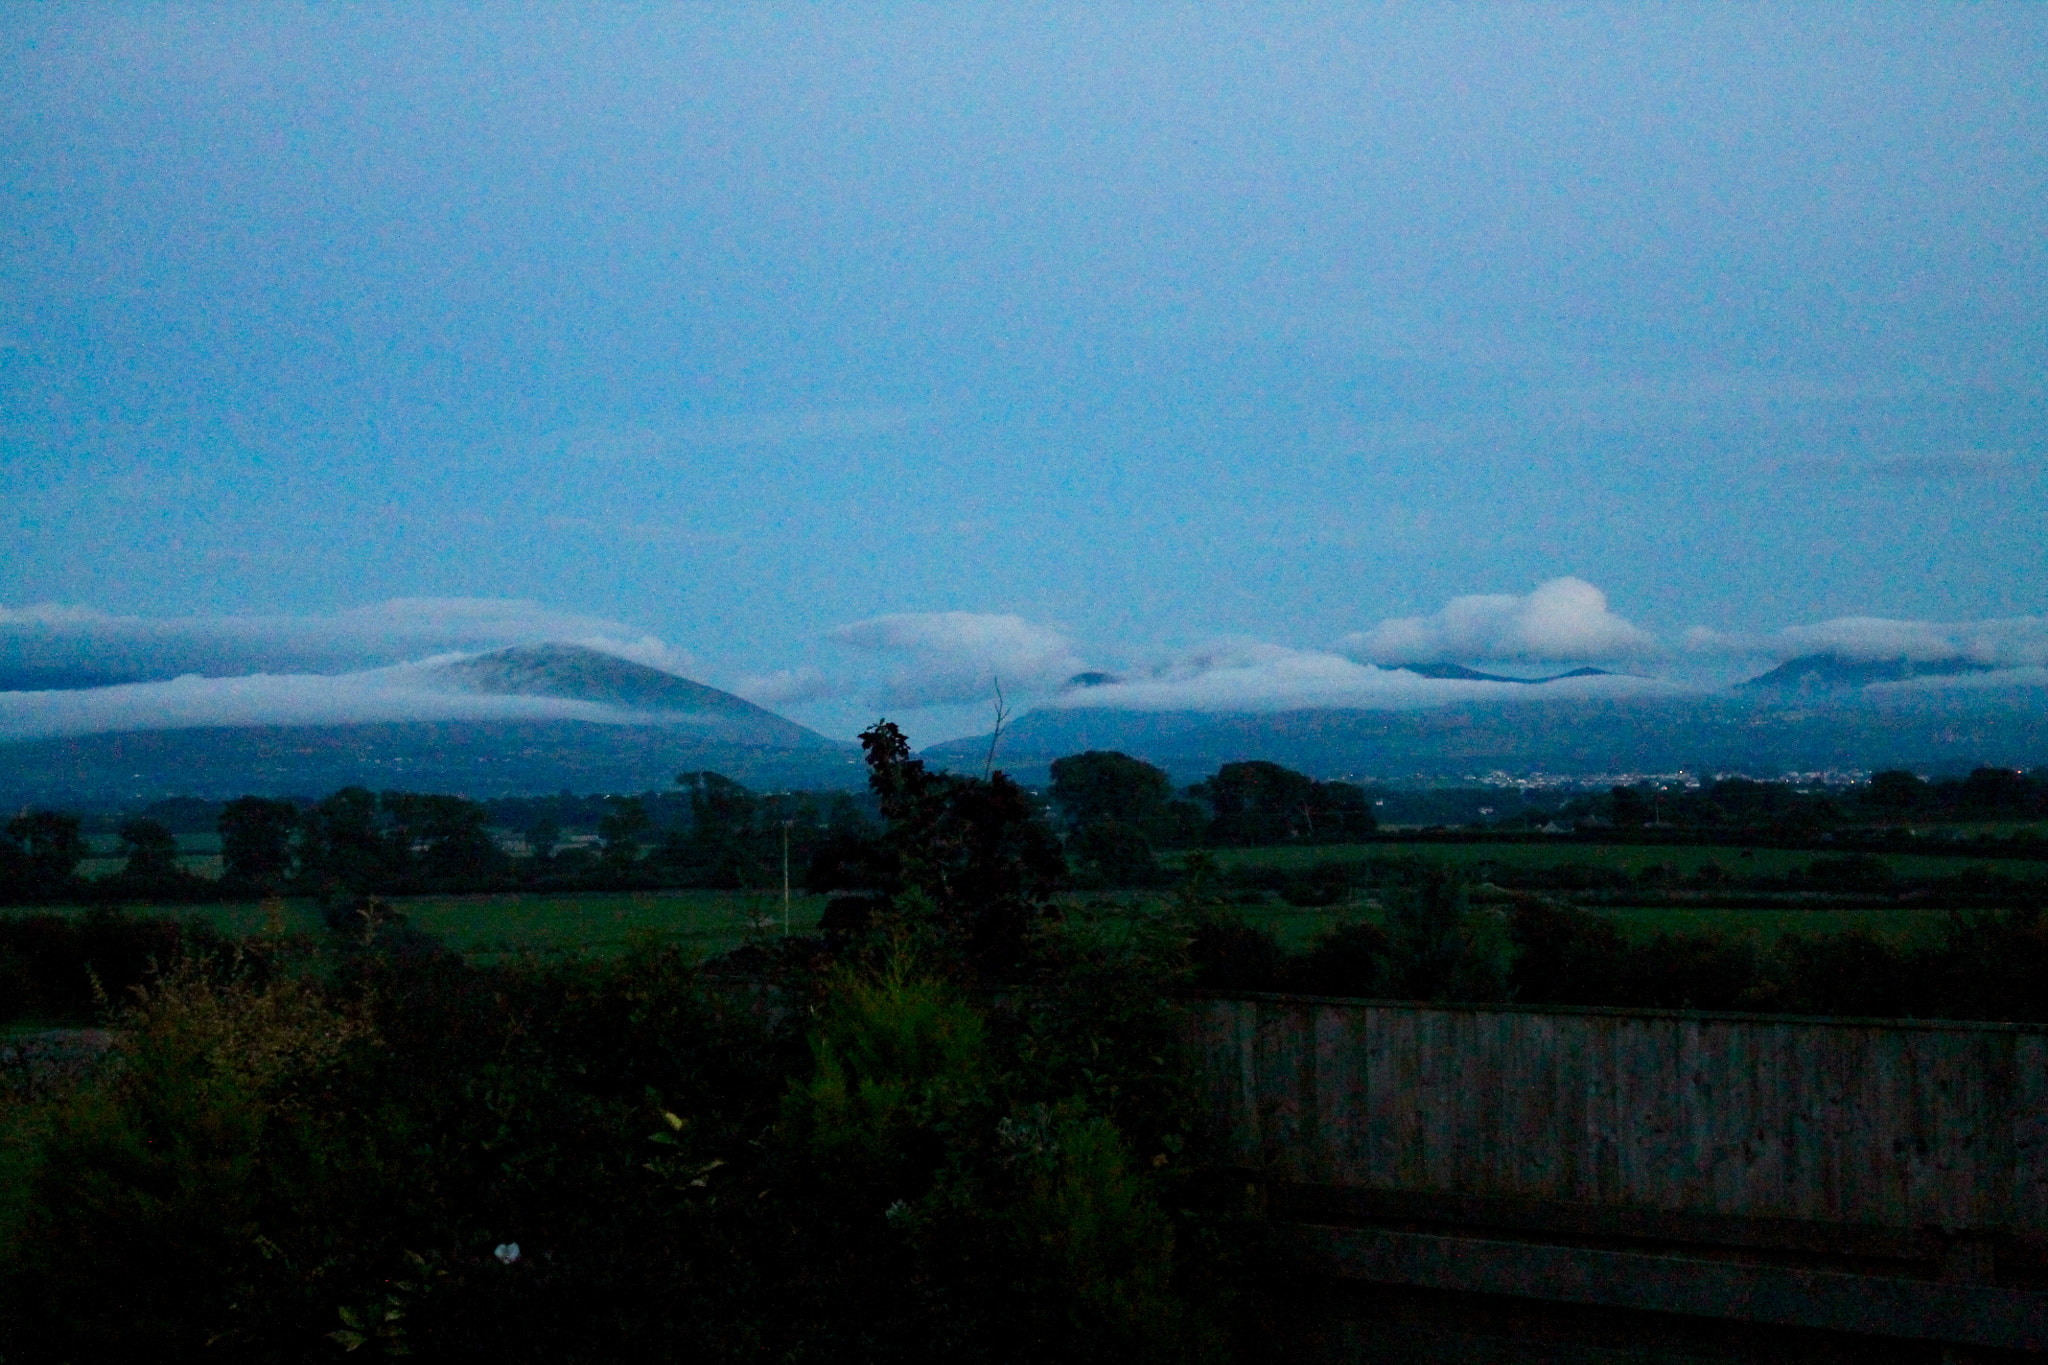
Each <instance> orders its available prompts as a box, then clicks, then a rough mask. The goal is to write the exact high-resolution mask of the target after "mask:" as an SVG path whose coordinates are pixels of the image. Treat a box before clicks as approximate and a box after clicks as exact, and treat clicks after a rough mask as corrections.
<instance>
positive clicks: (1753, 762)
mask: <svg viewBox="0 0 2048 1365" xmlns="http://www.w3.org/2000/svg"><path fill="white" fill-rule="evenodd" d="M1375 676H1378V677H1382V678H1388V679H1390V680H1391V679H1394V678H1405V679H1407V681H1406V682H1404V683H1398V684H1390V689H1389V690H1388V691H1387V692H1386V693H1385V695H1387V696H1388V697H1390V698H1395V699H1397V700H1390V701H1388V702H1387V703H1385V704H1380V703H1377V702H1375V701H1372V700H1370V699H1366V700H1362V701H1353V702H1347V701H1345V700H1344V699H1342V698H1332V699H1331V701H1330V703H1329V704H1323V705H1315V704H1297V705H1292V706H1289V705H1286V704H1284V702H1283V703H1280V704H1274V705H1269V706H1267V707H1265V708H1264V709H1258V710H1252V709H1245V708H1243V707H1232V706H1230V705H1228V704H1216V703H1210V704H1201V703H1196V704H1193V705H1190V704H1187V703H1181V702H1173V701H1164V702H1162V701H1156V700H1155V701H1152V702H1146V701H1145V700H1143V699H1144V698H1145V697H1146V695H1147V694H1146V692H1145V691H1144V687H1145V681H1144V680H1142V679H1139V680H1134V681H1127V680H1126V679H1124V678H1120V677H1113V676H1112V675H1108V674H1103V675H1100V678H1099V680H1098V679H1097V678H1095V677H1090V678H1088V679H1087V680H1086V681H1085V683H1080V684H1079V685H1076V686H1073V687H1070V688H1067V689H1065V690H1063V691H1061V692H1060V693H1059V694H1058V695H1057V697H1056V699H1055V700H1053V701H1051V702H1049V703H1047V704H1046V705H1043V706H1041V707H1040V708H1038V709H1036V710H1032V711H1028V712H1026V713H1025V714H1024V715H1022V716H1021V717H1018V718H1017V719H1016V720H1014V721H1013V722H1011V723H1010V724H1009V725H1008V726H1007V727H1006V728H1005V730H1004V732H1003V735H1002V739H1001V742H1000V745H999V746H998V751H997V758H996V762H997V763H998V764H999V765H1000V766H1002V767H1003V768H1005V769H1006V770H1008V771H1010V772H1011V773H1013V774H1014V775H1016V776H1018V777H1019V778H1021V779H1022V780H1025V781H1027V782H1034V781H1043V780H1045V777H1046V770H1047V768H1048V767H1049V765H1050V764H1051V762H1052V761H1053V760H1054V759H1057V758H1060V757H1062V756H1064V755H1067V754H1072V753H1078V752H1081V751H1083V750H1087V749H1118V750H1122V751H1123V752H1126V753H1130V754H1133V755H1135V756H1137V757H1139V758H1143V759H1146V760H1147V761H1149V762H1153V763H1157V764H1159V765H1160V766H1162V767H1164V768H1166V769H1167V770H1168V771H1169V772H1171V773H1172V774H1173V775H1174V776H1175V778H1177V779H1178V780H1181V781H1193V780H1195V779H1198V778H1200V777H1203V776H1205V775H1207V774H1208V773H1211V772H1213V771H1214V770H1215V769H1216V768H1217V767H1218V766H1220V765H1221V764H1223V763H1226V762H1232V761H1236V760H1241V759H1254V758H1263V759H1270V760H1272V761H1275V762H1279V763H1283V764H1285V765H1287V766H1288V767H1291V768H1296V769H1299V770H1301V771H1304V772H1307V773H1310V774H1313V775H1315V776H1318V777H1335V776H1351V777H1372V778H1379V779H1382V780H1394V781H1399V780H1402V779H1404V778H1414V779H1427V780H1442V779H1447V778H1450V779H1455V778H1457V777H1460V776H1464V775H1469V774H1478V773H1485V772H1490V771H1495V770H1505V771H1508V772H1514V773H1529V772H1538V771H1540V772H1547V773H1552V774H1599V773H1622V772H1656V771H1672V770H1675V769H1679V768H1687V769H1699V768H1712V769H1714V770H1717V771H1743V772H1750V773H1754V774H1772V773H1778V772H1787V771H1815V770H1824V769H1836V770H1842V769H1859V768H1860V769H1869V770H1874V769H1880V768H1887V767H1910V768H1915V769H1918V770H1922V771H1932V770H1951V769H1965V768H1969V767H1972V766H1975V765H1976V764H1978V763H1985V762H1989V763H1999V764H2014V765H2025V766H2033V765H2037V764H2040V763H2043V762H2048V724H2044V721H2048V671H2043V670H2041V669H2024V668H2022V669H2012V668H2008V669H2004V670H1999V669H1995V668H1993V667H1991V666H1989V665H1985V664H1982V663H1977V662H1974V661H1972V660H1969V659H1965V658H1960V657H1957V658H1947V659H1935V660H1932V661H1924V660H1923V661H1914V660H1911V659H1907V658H1895V659H1878V660H1871V659H1865V658H1858V657H1854V656H1844V655H1842V654H1840V653H1825V654H1814V655H1807V656H1802V657H1798V658H1795V659H1793V660H1791V661H1790V662H1788V663H1786V664H1783V665H1780V666H1778V667H1776V668H1773V669H1771V670H1769V671H1767V672H1765V673H1763V674H1760V675H1758V676H1757V677H1754V678H1752V679H1750V680H1749V681H1747V682H1745V683H1742V684H1739V685H1737V686H1735V687H1732V688H1727V689H1723V690H1718V691H1707V690H1700V689H1688V688H1684V687H1681V686H1679V685H1677V684H1672V683H1667V682H1663V681H1660V680H1657V679H1654V678H1646V677H1637V676H1633V675H1626V674H1617V673H1612V672H1609V671H1606V670H1602V669H1598V668H1578V669H1573V670H1571V671H1569V672H1565V673H1559V674H1555V675H1551V676H1547V677H1533V678H1525V677H1513V676H1509V675H1503V674H1498V673H1489V672H1483V671H1481V670H1479V669H1476V668H1472V667H1468V666H1465V665H1460V664H1452V663H1425V664H1414V665H1404V666H1400V667H1398V668H1394V669H1389V670H1386V671H1384V672H1381V673H1379V674H1377V675H1375ZM1077 682H1078V680H1077ZM1400 698H1406V700H1398V699H1400ZM909 728H910V729H911V737H912V740H913V741H915V740H916V739H917V738H918V735H917V734H916V725H915V721H914V720H912V721H911V722H910V725H909ZM988 750H989V739H988V736H986V735H982V736H977V737H969V738H963V739H958V740H952V741H948V742H944V743H939V744H934V745H931V746H929V747H927V748H926V749H925V750H923V752H924V754H925V755H926V756H927V757H928V758H929V759H930V760H932V761H933V762H934V763H935V764H937V765H939V766H950V767H957V768H961V769H969V768H979V767H980V766H981V765H982V764H983V763H984V762H985V761H986V758H987V754H988ZM859 758H860V755H859V751H858V749H857V747H856V746H854V745H852V744H849V743H846V742H843V741H838V740H833V739H829V738H827V737H826V736H824V735H822V734H819V733H818V732H817V731H815V730H811V729H808V728H806V727H805V726H802V725H799V724H797V723H796V722H794V721H791V720H789V719H787V718H785V717H783V716H780V715H777V714H776V713H775V712H773V711H770V710H767V709H766V708H764V707H761V706H758V705H756V704H754V703H752V702H749V701H746V700H744V699H743V698H741V697H738V696H735V695H733V694H732V693H730V692H725V691H721V690H720V689H718V688H715V687H710V686H707V685H705V684H703V683H700V682H696V681H693V680H692V679H690V678H687V677H684V676H682V675H681V674H679V673H676V672H673V671H670V670H668V669H664V668H657V667H653V666H650V665H649V664H646V663H642V662H638V661H636V660H634V659H630V658H625V657H622V656H621V655H620V654H617V653H612V652H609V651H607V650H604V649H598V648H592V647H589V646H585V645H579V644H567V643H560V642H554V643H537V644H525V645H516V646H513V647H509V648H504V649H497V650H493V651H490V652H487V653H481V654H471V655H457V656H441V657H438V658H431V659H428V660H425V661H423V662H420V663H414V664H403V665H396V666H392V667H388V668H380V669H371V670H367V671H360V672H356V673H342V674H289V675H270V674H256V675H249V676H241V677H233V678H206V677H198V676H185V677H180V678H176V679H171V680H165V681H156V682H148V683H137V684H125V685H120V686H112V687H97V688H93V687H88V688H81V689H73V690H68V691H59V690H42V691H34V692H30V691H15V692H6V693H0V802H6V803H9V804H14V805H19V804H21V803H24V802H45V803H54V802H65V801H71V802H83V803H88V804H95V805H105V804H116V803H120V802H126V801H133V800H136V799H143V798H148V799H154V798H157V797H162V796H167V795H191V796H203V797H209V798H220V797H224V796H234V795H239V794H242V793H244V792H262V793H271V794H285V795H317V794H322V793H325V792H327V791H331V790H333V789H335V788H337V787H341V786H345V785H350V784H360V785H364V786H369V787H373V788H390V787H405V788H412V789H418V790H427V789H432V790H446V791H456V792H462V793H465V794H470V795H476V796H495V795H516V794H525V793H538V792H554V791H559V790H562V789H564V788H567V789H570V790H574V791H579V792H590V791H643V790H647V789H649V788H661V787H666V786H668V785H669V784H670V783H671V782H672V781H673V779H674V777H675V775H676V774H677V773H678V772H682V771H688V770H693V769H713V770H716V771H719V772H722V773H725V774H726V775H728V776H730V777H733V778H735V779H737V780H739V781H742V782H745V783H747V784H748V785H750V786H754V787H758V788H771V789H772V788H783V787H810V788H845V787H857V786H859V785H860V784H861V782H862V781H863V778H864V772H863V769H862V767H861V764H860V762H859Z"/></svg>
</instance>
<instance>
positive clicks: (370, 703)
mask: <svg viewBox="0 0 2048 1365" xmlns="http://www.w3.org/2000/svg"><path fill="white" fill-rule="evenodd" d="M856 759H857V753H856V751H855V750H854V748H853V746H851V745H849V744H844V743H840V742H836V741H833V740H830V739H827V738H825V737H824V736H823V735H820V734H818V733H817V732H816V731H813V730H809V729H806V728H805V727H803V726H801V725H798V724H796V723H795V722H793V721H790V720H786V719H784V718H783V717H781V716H778V715H776V714H774V713H773V712H771V711H767V710H764V709H763V708H761V707H759V706H756V705H754V704H753V703H752V702H749V701H745V700H743V699H742V698H739V697H736V696H733V695H732V694H731V693H728V692H722V691H720V690H718V689H717V688H713V687H707V686H705V685H704V684H702V683H698V682H694V681H692V680H690V679H688V678H684V677H681V676H679V675H677V674H673V673H669V672H667V671H664V670H661V669H657V668H653V667H650V666H648V665H646V664H642V663H639V662H636V661H634V660H631V659H625V658H621V657H619V656H617V655H615V654H610V653H606V652H604V651H601V650H597V649H592V648H590V647H588V646H582V645H563V644H546V645H535V646H515V647H513V648H510V649H504V650H498V651H493V652H490V653H486V654H481V655H474V656H468V657H456V658H442V659H435V660H429V661H426V662H424V663H419V664H409V665H400V666H396V667H392V668H384V669H374V670H368V671H365V672H361V673H354V674H343V675H334V676H328V675H316V674H294V675H256V676H250V677H239V678H204V677H197V676H192V677H183V678H176V679H172V680H170V681H168V682H152V683H130V684H122V685H118V686H113V687H104V688H94V689H80V690H67V691H44V692H13V693H0V794H4V795H5V796H7V797H9V798H11V799H16V800H20V799H32V800H67V799H68V800H86V801H95V802H99V801H116V800H127V799H133V798H135V797H140V796H154V795H167V794H173V793H178V794H190V795H200V796H223V795H226V796H232V795H238V794H241V793H243V792H272V793H284V794H300V795H316V794H321V793H324V792H327V791H331V790H333V789H334V788H336V787H340V786H345V785H349V784H351V783H359V784H362V785H365V786H371V787H394V786H402V787H410V788H415V789H437V790H452V791H460V792H467V793H471V794H478V795H484V794H493V793H499V794H503V793H512V792H533V791H555V790H559V789H561V788H563V787H569V788H572V789H574V790H579V791H590V790H602V791H639V790H645V789H647V788H648V787H662V786H666V785H668V784H669V783H670V782H671V781H673V779H674V777H675V775H676V773H677V772H679V771H683V770H686V769H699V768H713V769H717V770H719V771H722V772H725V773H728V774H729V775H732V776H735V777H738V778H740V779H741V780H745V781H751V782H753V783H756V784H759V785H767V786H787V785H805V786H820V785H822V786H843V785H848V784H849V783H850V782H853V781H857V780H858V775H859V769H858V766H857V764H856V762H855V760H856Z"/></svg>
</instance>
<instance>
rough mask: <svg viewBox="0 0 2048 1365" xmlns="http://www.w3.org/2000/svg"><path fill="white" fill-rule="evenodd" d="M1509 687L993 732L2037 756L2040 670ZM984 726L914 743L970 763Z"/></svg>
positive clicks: (1033, 777) (1275, 755)
mask: <svg viewBox="0 0 2048 1365" xmlns="http://www.w3.org/2000/svg"><path fill="white" fill-rule="evenodd" d="M1556 686H1557V684H1549V685H1545V686H1532V687H1521V688H1516V689H1515V690H1516V691H1517V692H1519V693H1521V694H1522V695H1523V697H1524V698H1525V699H1524V700H1523V701H1521V702H1520V703H1519V704H1502V703H1500V702H1498V701H1486V702H1474V701H1455V702H1447V703H1444V704H1440V705H1435V706H1428V707H1407V708H1391V707H1372V708H1368V707H1356V706H1324V707H1312V708H1300V709H1292V710H1267V711H1238V712H1220V711H1194V710H1168V709H1158V710H1128V709H1116V708H1104V707H1064V708H1052V707H1048V708H1044V709H1040V710H1037V711H1032V712H1030V713H1028V714H1026V715H1024V716H1021V717H1019V718H1018V719H1017V720H1016V721H1015V722H1013V723H1012V724H1011V725H1009V726H1008V727H1006V728H1005V729H1004V731H1003V734H1002V739H1001V744H1000V747H999V749H998V754H997V759H996V762H997V764H998V766H1000V767H1002V768H1004V769H1005V770H1007V771H1009V772H1011V773H1013V774H1014V775H1017V776H1018V777H1019V778H1020V779H1022V780H1025V781H1042V780H1044V775H1045V770H1046V767H1047V766H1048V765H1049V764H1050V763H1051V762H1052V760H1053V759H1055V758H1059V757H1062V756H1064V755H1066V754H1071V753H1078V752H1081V751H1083V750H1086V749H1116V750H1121V751H1122V752H1124V753H1128V754H1132V755H1134V756H1136V757H1138V758H1142V759H1145V760H1146V761H1148V762H1151V763H1156V764H1158V765H1160V766H1161V767H1163V768H1165V769H1167V770H1168V771H1169V772H1171V773H1172V774H1174V776H1175V777H1176V778H1177V779H1178V780H1181V781H1192V780H1195V779H1196V778H1199V777H1201V776H1203V775H1205V774H1207V773H1210V772H1213V771H1214V770H1215V769H1216V767H1217V766H1218V765H1220V764H1222V763H1226V762H1232V761H1235V760H1240V759H1253V758H1263V759H1270V760H1272V761H1274V762H1277V763H1283V764H1286V765H1287V766H1288V767H1291V768H1296V769H1298V770H1300V771H1303V772H1307V773H1311V774H1313V775H1315V776H1318V777H1352V778H1378V779H1389V780H1396V781H1398V780H1401V779H1404V778H1429V779H1438V778H1457V777H1461V776H1468V775H1474V774H1483V773H1488V772H1493V771H1506V772H1510V773H1518V774H1526V773H1532V772H1546V773H1553V774H1582V775H1583V774H1596V773H1626V772H1672V771H1677V770H1680V769H1685V770H1691V771H1699V770H1702V769H1706V770H1711V771H1717V772H1747V773H1753V774H1765V775H1768V774H1775V773H1780V772H1812V771H1819V770H1827V769H1836V770H1845V769H1859V768H1860V769H1865V770H1878V769H1883V768H1892V767H1908V768H1913V769H1916V770H1918V771H1930V770H1939V771H1951V770H1963V769H1968V768H1972V767H1975V766H1978V765H1979V764H1983V763H1995V764H2001V765H2017V766H2025V767H2036V766H2040V765H2043V764H2048V674H2041V675H2039V676H2037V677H2035V678H2034V679H2033V680H2032V682H2031V685H2027V686H2007V687H2002V688H1998V689H1994V690H1988V691H1980V692H1970V691H1964V690H1959V689H1942V690H1926V691H1918V692H1915V691H1906V690H1900V689H1898V688H1895V687H1886V686H1877V687H1872V688H1870V689H1868V690H1867V691H1865V692H1863V693H1861V694H1850V695H1847V696H1844V697H1840V698H1837V699H1835V700H1834V701H1833V702H1832V703H1830V704H1819V705H1816V704H1814V703H1813V702H1812V701H1811V700H1810V699H1801V698H1796V697H1795V698H1790V699H1783V698H1779V697H1776V696H1773V695H1770V694H1764V695H1761V696H1757V695H1751V696H1738V695H1732V694H1730V693H1727V692H1719V693H1681V694H1675V695H1670V696H1665V697H1626V696H1624V697H1597V696H1584V695H1581V696H1575V697H1562V698H1560V697H1559V696H1558V695H1557V694H1556V693H1554V692H1553V691H1552V688H1554V687H1556ZM988 748H989V740H988V737H987V736H986V735H981V736H973V737H968V738H964V739H960V740H955V741H951V742H948V743H943V744H937V745H933V746H931V747H930V748H929V749H927V750H926V753H927V754H928V755H929V756H930V757H931V758H933V759H934V760H936V761H938V762H940V763H942V764H945V765H948V766H954V767H960V768H977V769H978V768H979V767H980V766H981V764H982V762H983V761H984V758H985V756H986V754H987V753H988Z"/></svg>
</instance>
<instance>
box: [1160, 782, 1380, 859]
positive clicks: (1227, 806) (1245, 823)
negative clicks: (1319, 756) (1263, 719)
mask: <svg viewBox="0 0 2048 1365" xmlns="http://www.w3.org/2000/svg"><path fill="white" fill-rule="evenodd" d="M1188 795H1190V796H1192V797H1194V798H1196V799H1197V800H1200V801H1203V802H1205V803H1207V805H1208V806H1209V808H1210V810H1212V811H1213V812H1214V818H1213V819H1212V820H1211V821H1210V823H1209V829H1208V832H1207V842H1209V843H1210V844H1214V845H1217V846H1221V847H1249V846H1254V845H1260V844H1284V843H1293V842H1300V843H1326V844H1327V843H1341V842H1343V841H1345V840H1347V839H1355V838H1358V837H1360V836H1361V835H1366V834H1370V833H1372V831H1373V830H1374V829H1375V828H1376V827H1377V821H1376V820H1375V819H1374V817H1373V811H1372V803H1371V802H1370V801H1369V800H1368V799H1367V797H1366V794H1365V791H1364V790H1363V789H1362V788H1360V787H1356V786H1353V785H1352V784H1351V783H1348V782H1318V781H1316V780H1315V779H1313V778H1311V777H1308V776H1305V775H1304V774H1302V773H1298V772H1294V771H1293V770H1291V769H1288V768H1283V767H1281V766H1280V765H1279V764H1277V763H1268V762H1265V761H1263V760H1259V761H1253V762H1247V763H1226V764H1224V765H1223V766H1222V767H1221V768H1219V769H1217V771H1216V774H1215V776H1213V777H1211V778H1210V779H1209V780H1208V781H1206V782H1201V783H1197V784H1196V785H1195V786H1192V787H1190V788H1188Z"/></svg>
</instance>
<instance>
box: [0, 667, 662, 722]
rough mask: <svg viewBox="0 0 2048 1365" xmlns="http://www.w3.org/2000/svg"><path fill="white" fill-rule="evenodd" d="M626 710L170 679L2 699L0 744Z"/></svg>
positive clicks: (326, 682)
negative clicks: (207, 729) (205, 729)
mask: <svg viewBox="0 0 2048 1365" xmlns="http://www.w3.org/2000/svg"><path fill="white" fill-rule="evenodd" d="M630 719H633V717H632V715H631V714H630V713H628V712H624V711H619V710H615V709H613V708H610V707H606V706H600V705H597V704H595V703H591V702H579V701H570V700H566V699H564V698H560V697H530V696H494V695H484V694H478V693H473V692H462V691H446V690H441V689H440V688H438V687H436V686H435V685H434V684H433V681H432V679H431V675H430V674H429V673H428V672H427V671H426V670H423V669H421V668H417V667H414V666H411V665H400V666H399V667H396V668H383V669H374V670H368V671H365V672H361V673H344V674H339V675H328V674H272V673H257V674H251V675H248V676H245V677H239V678H202V677H197V676H190V677H183V678H173V679H170V680H169V681H166V682H148V683H128V684H122V685H119V686H114V687H94V688H83V689H77V690H69V691H56V692H0V739H5V740H28V739H46V738H53V737H58V736H64V735H85V734H100V733H106V732H110V731H121V730H178V729H190V728H193V727H197V726H210V725H354V724H374V723H381V722H394V721H428V720H590V721H610V722H618V721H626V720H630Z"/></svg>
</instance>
